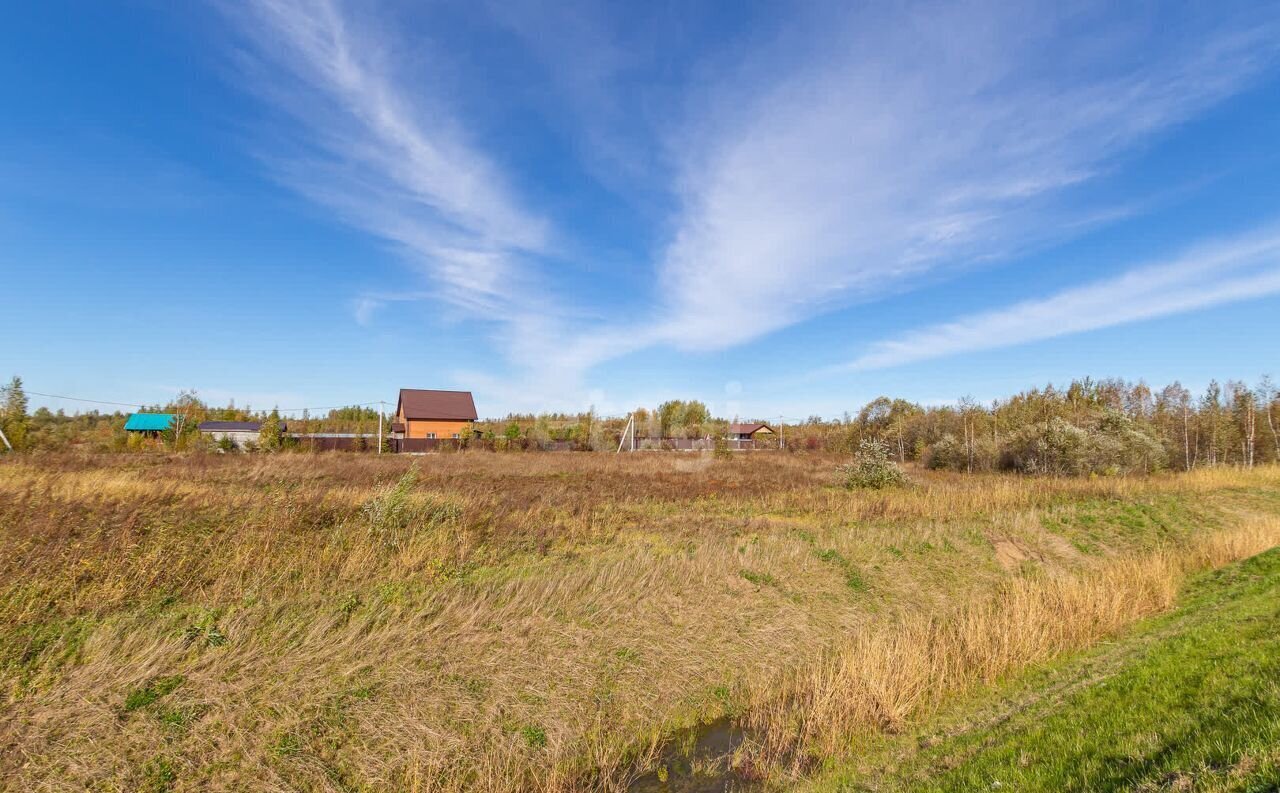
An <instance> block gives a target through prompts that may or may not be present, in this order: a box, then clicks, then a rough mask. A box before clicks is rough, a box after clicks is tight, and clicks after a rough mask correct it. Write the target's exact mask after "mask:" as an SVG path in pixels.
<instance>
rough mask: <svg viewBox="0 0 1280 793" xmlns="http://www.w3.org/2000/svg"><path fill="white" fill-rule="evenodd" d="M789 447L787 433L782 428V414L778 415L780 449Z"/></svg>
mask: <svg viewBox="0 0 1280 793" xmlns="http://www.w3.org/2000/svg"><path fill="white" fill-rule="evenodd" d="M785 448H787V434H786V432H785V431H784V430H783V429H782V416H778V449H779V450H782V449H785Z"/></svg>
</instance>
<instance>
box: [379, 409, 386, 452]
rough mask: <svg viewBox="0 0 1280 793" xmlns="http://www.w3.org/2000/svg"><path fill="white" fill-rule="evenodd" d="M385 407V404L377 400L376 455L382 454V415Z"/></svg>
mask: <svg viewBox="0 0 1280 793" xmlns="http://www.w3.org/2000/svg"><path fill="white" fill-rule="evenodd" d="M386 406H387V403H386V402H383V401H382V400H378V454H382V413H383V409H384V408H385V407H386Z"/></svg>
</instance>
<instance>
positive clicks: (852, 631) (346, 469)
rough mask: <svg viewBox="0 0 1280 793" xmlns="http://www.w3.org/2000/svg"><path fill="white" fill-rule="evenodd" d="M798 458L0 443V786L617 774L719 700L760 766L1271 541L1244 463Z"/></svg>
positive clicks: (773, 777)
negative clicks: (1193, 466) (875, 477)
mask: <svg viewBox="0 0 1280 793" xmlns="http://www.w3.org/2000/svg"><path fill="white" fill-rule="evenodd" d="M839 462H841V461H840V460H837V459H835V458H833V457H827V456H823V455H817V454H813V455H809V454H794V455H788V454H756V455H741V456H737V457H735V458H734V459H730V460H715V459H712V458H711V457H709V456H708V457H702V456H694V455H687V454H636V455H622V456H617V457H615V456H613V455H593V454H510V455H495V454H490V453H463V454H450V455H437V456H431V457H426V458H418V459H406V458H403V457H399V458H397V457H391V456H383V457H375V456H354V455H332V456H329V455H319V456H308V455H301V454H298V455H289V454H284V455H276V456H254V457H247V456H218V455H199V454H197V455H186V456H161V455H154V456H148V455H120V456H101V457H74V456H67V455H63V456H57V455H50V456H25V457H18V456H10V457H9V458H6V459H4V460H3V461H2V462H0V785H2V786H4V787H5V789H10V790H83V789H91V790H102V791H117V790H119V791H125V790H130V791H132V790H153V791H163V790H244V789H254V790H324V791H329V790H334V791H365V790H370V791H374V790H377V791H381V790H424V791H425V790H447V791H462V790H473V791H569V790H584V789H606V790H608V789H623V788H625V787H626V785H627V784H628V783H629V782H630V781H631V780H633V779H634V778H636V777H637V776H639V775H641V774H644V773H647V772H650V771H654V770H655V769H658V770H660V769H661V767H662V766H663V764H664V763H665V762H666V761H665V759H664V758H665V757H667V756H668V755H667V753H666V750H665V749H664V747H666V746H667V745H668V744H669V743H671V742H672V740H673V739H678V738H680V737H681V736H686V735H688V734H689V731H690V730H693V729H696V727H697V726H698V725H700V724H706V723H709V722H712V721H715V720H716V719H720V718H723V717H726V716H731V717H733V718H734V719H735V720H736V721H737V723H739V724H741V725H743V726H744V727H745V728H746V730H747V734H748V735H749V736H750V738H749V740H748V741H746V742H745V743H744V744H742V746H740V747H739V748H738V750H737V753H736V755H735V757H734V759H733V763H734V764H735V765H736V767H737V771H738V773H739V775H740V776H742V777H744V778H757V779H761V780H764V781H766V782H767V783H769V784H781V783H783V782H785V780H787V779H790V778H794V777H795V776H796V775H800V774H804V773H807V772H810V771H812V770H814V769H815V768H816V767H817V766H819V765H821V764H822V763H823V762H824V761H827V760H831V759H835V758H839V757H842V756H847V755H848V754H849V753H850V752H853V751H855V750H856V747H857V741H858V737H859V736H860V735H865V734H867V733H868V731H885V730H889V731H892V730H896V729H899V728H900V727H901V725H902V724H904V723H905V722H906V721H908V720H911V719H915V718H920V717H922V716H924V715H926V714H928V713H929V712H930V711H931V710H932V709H933V708H936V707H938V706H939V705H941V704H942V703H944V702H945V701H946V699H947V697H949V696H952V695H954V694H957V693H959V692H962V691H964V690H966V689H969V688H972V687H973V686H975V685H978V684H982V683H989V682H992V681H994V680H998V679H1000V678H1001V677H1002V676H1005V675H1008V674H1010V673H1012V672H1015V671H1017V670H1019V669H1022V668H1025V667H1027V666H1029V665H1033V664H1036V663H1039V662H1042V661H1044V660H1047V659H1050V658H1052V657H1054V656H1055V655H1057V654H1060V653H1063V652H1065V651H1069V650H1073V649H1077V648H1080V647H1083V646H1086V645H1088V644H1090V643H1092V642H1095V641H1096V640H1098V639H1099V638H1102V637H1105V636H1108V635H1111V634H1113V633H1115V632H1116V631H1118V630H1120V629H1121V628H1123V627H1124V626H1126V625H1128V624H1130V623H1131V622H1133V621H1134V620H1137V619H1139V618H1141V617H1143V616H1146V615H1148V614H1151V613H1154V612H1157V611H1160V610H1162V609H1165V608H1168V607H1169V605H1170V604H1171V603H1172V601H1173V598H1174V596H1175V594H1176V592H1177V590H1178V587H1179V585H1180V583H1181V582H1182V580H1183V578H1184V577H1185V576H1186V575H1187V574H1188V573H1190V572H1192V571H1195V570H1198V569H1204V568H1206V567H1214V566H1218V565H1221V564H1224V563H1226V562H1229V561H1232V560H1234V559H1239V558H1243V557H1245V556H1248V555H1251V554H1253V553H1256V552H1258V551H1261V550H1263V549H1265V548H1268V547H1271V546H1274V545H1276V544H1280V470H1277V469H1275V468H1267V469H1256V470H1252V471H1236V470H1215V471H1198V472H1194V473H1192V474H1186V475H1176V476H1175V475H1167V476H1154V477H1149V478H1137V479H1118V478H1115V479H1037V478H1023V477H1013V476H999V475H974V476H963V475H951V474H940V473H933V472H926V471H922V470H921V471H916V470H913V471H911V472H910V476H911V479H912V484H911V486H910V487H907V488H904V489H899V490H891V491H884V492H859V491H847V490H845V489H843V488H841V487H840V486H839V484H838V482H837V480H836V475H835V467H836V465H837V464H838V463H839Z"/></svg>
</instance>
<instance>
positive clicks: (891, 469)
mask: <svg viewBox="0 0 1280 793" xmlns="http://www.w3.org/2000/svg"><path fill="white" fill-rule="evenodd" d="M836 471H837V472H838V473H839V474H840V476H841V477H842V478H843V480H844V486H845V487H847V488H849V489H853V488H855V487H861V488H869V489H871V490H880V489H882V488H886V487H900V486H902V485H904V484H906V483H907V477H906V475H905V474H903V473H902V469H901V468H899V467H898V465H897V463H895V462H894V461H893V460H891V459H889V446H888V445H887V444H885V443H883V442H881V441H878V440H874V439H871V438H868V439H867V440H864V441H863V442H862V443H860V444H859V445H858V453H857V454H855V455H854V456H853V462H852V463H848V464H846V465H842V466H840V467H839V468H837V469H836Z"/></svg>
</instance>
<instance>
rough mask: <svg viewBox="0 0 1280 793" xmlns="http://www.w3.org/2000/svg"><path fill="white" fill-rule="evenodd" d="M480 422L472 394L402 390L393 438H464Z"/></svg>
mask: <svg viewBox="0 0 1280 793" xmlns="http://www.w3.org/2000/svg"><path fill="white" fill-rule="evenodd" d="M477 418H478V416H477V415H476V403H475V400H473V399H472V398H471V392H470V391H434V390H428V389H423V388H402V389H400V399H399V400H397V402H396V417H395V419H394V420H393V421H392V423H391V437H392V438H413V439H428V438H430V439H440V438H462V437H465V436H468V435H470V434H471V425H472V423H473V422H475V420H476V419H477Z"/></svg>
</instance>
